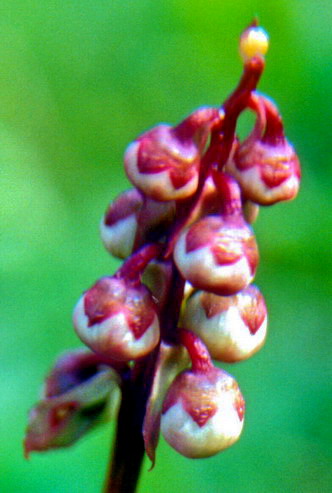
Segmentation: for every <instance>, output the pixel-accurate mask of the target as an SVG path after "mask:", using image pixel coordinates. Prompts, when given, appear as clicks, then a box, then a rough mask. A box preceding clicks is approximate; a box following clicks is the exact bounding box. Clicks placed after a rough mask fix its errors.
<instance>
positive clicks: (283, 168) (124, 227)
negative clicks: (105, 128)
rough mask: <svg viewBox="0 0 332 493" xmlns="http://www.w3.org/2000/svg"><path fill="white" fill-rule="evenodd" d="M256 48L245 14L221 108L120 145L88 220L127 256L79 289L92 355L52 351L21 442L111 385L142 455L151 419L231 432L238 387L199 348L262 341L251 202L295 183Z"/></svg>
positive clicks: (206, 437) (84, 409)
mask: <svg viewBox="0 0 332 493" xmlns="http://www.w3.org/2000/svg"><path fill="white" fill-rule="evenodd" d="M267 49H268V37H267V35H266V33H265V31H264V30H262V29H261V28H259V27H258V26H257V23H256V22H254V23H253V24H252V25H251V26H250V27H249V28H248V29H246V31H245V32H244V33H243V35H242V36H241V40H240V53H241V56H242V59H243V62H244V63H243V75H242V77H241V80H240V82H239V85H238V86H237V88H236V89H235V90H234V91H233V93H232V94H231V95H230V96H229V97H228V98H227V99H226V101H225V103H224V104H223V105H222V106H221V107H219V108H211V107H202V108H199V109H198V110H196V111H194V112H193V113H192V114H191V115H189V116H188V117H187V118H185V119H184V120H183V121H181V123H179V124H178V125H175V126H171V125H166V124H161V125H158V126H156V127H155V128H152V129H151V130H149V131H147V132H146V133H144V134H142V135H140V136H139V137H138V138H137V139H135V140H134V142H133V143H131V144H130V145H129V147H128V148H127V150H126V152H125V156H124V165H125V171H126V173H127V176H128V178H129V180H130V181H131V183H132V185H133V187H134V188H133V189H131V190H128V191H126V192H124V193H123V194H121V195H120V196H119V197H118V198H117V199H116V200H115V201H114V202H113V203H111V204H110V206H109V207H108V209H107V211H106V214H105V215H104V217H103V219H102V222H101V226H100V229H101V237H102V241H103V243H104V245H105V247H106V249H107V250H108V251H109V252H110V253H111V254H112V255H114V256H116V257H119V258H122V259H125V261H124V263H123V264H122V266H121V267H120V268H119V269H118V271H117V272H116V273H115V274H114V275H113V276H105V277H102V278H101V279H99V280H98V281H97V282H96V283H95V284H94V285H93V286H92V287H91V288H90V289H88V290H87V291H86V292H85V293H84V294H83V295H82V296H81V298H80V299H79V301H78V303H77V305H76V307H75V309H74V315H73V321H74V327H75V330H76V332H77V334H78V336H79V338H80V339H81V340H82V341H83V342H84V343H85V344H86V345H87V346H89V348H90V349H91V350H92V351H93V354H92V355H91V354H90V353H89V355H88V356H87V355H86V354H84V355H83V356H82V355H77V354H75V355H71V356H70V357H69V359H67V358H66V359H65V360H61V362H60V366H57V367H56V369H55V370H54V372H53V373H52V376H51V377H49V379H48V382H47V389H48V390H47V392H46V394H45V396H44V398H45V399H44V401H47V402H44V401H43V402H42V403H41V404H40V405H39V406H38V413H37V414H36V413H35V412H34V413H33V415H32V417H31V419H30V429H29V430H28V439H27V442H26V447H27V452H29V451H30V450H41V449H44V450H45V449H46V448H50V447H54V446H64V445H67V444H68V443H69V442H72V441H73V440H74V439H75V440H76V439H77V438H78V437H79V436H81V434H82V432H83V431H84V429H85V428H88V427H91V426H92V425H94V424H95V423H96V419H95V417H96V416H102V415H103V413H102V412H100V411H101V410H102V409H104V407H105V408H106V407H107V400H108V398H109V395H110V390H111V389H112V388H113V387H114V386H116V388H117V387H118V386H119V387H120V388H121V391H122V403H121V405H120V410H119V413H120V417H119V421H120V423H121V425H120V426H118V431H117V433H118V435H117V440H118V441H119V442H120V443H121V441H123V442H124V443H125V444H127V443H131V437H130V436H128V433H129V430H131V431H134V433H135V436H136V439H135V440H133V443H134V445H133V447H138V448H139V447H141V445H142V439H141V438H142V437H141V436H140V433H142V436H143V441H144V444H145V450H146V452H147V454H148V455H149V457H150V459H151V460H152V461H154V454H155V449H156V446H157V442H158V437H159V432H160V429H161V432H162V434H163V436H164V437H165V439H166V440H167V442H168V443H169V444H170V445H171V446H172V447H174V448H175V449H176V450H177V451H178V452H180V453H181V454H183V455H185V456H186V457H192V458H200V457H208V456H211V455H214V454H216V453H217V452H220V451H222V450H224V449H226V448H227V447H229V446H230V445H232V444H233V443H234V442H235V441H236V440H237V439H238V438H239V436H240V434H241V431H242V428H243V422H244V409H245V404H244V399H243V396H242V394H241V391H240V390H239V387H238V385H237V383H236V381H235V379H234V378H233V377H232V376H230V375H229V374H227V373H226V372H224V371H223V370H221V369H219V368H216V367H215V366H214V365H213V363H212V359H211V358H213V359H215V360H217V361H221V362H227V363H234V362H238V361H242V360H245V359H247V358H249V357H250V356H252V355H253V354H255V353H256V352H257V351H258V350H259V349H260V348H261V346H262V345H263V343H264V340H265V337H266V326H267V310H266V306H265V302H264V298H263V296H262V294H261V293H260V291H259V290H258V288H257V287H255V286H254V285H252V284H251V283H252V282H253V280H254V277H255V273H256V269H257V265H258V259H259V255H258V248H257V243H256V239H255V235H254V232H253V229H252V227H251V226H250V224H252V223H253V222H254V220H255V219H256V217H257V212H258V208H259V206H260V205H271V204H274V203H276V202H279V201H281V200H290V199H292V198H294V197H295V196H296V194H297V192H298V188H299V182H300V165H299V160H298V158H297V156H296V153H295V151H294V148H293V147H292V146H291V144H290V143H289V142H288V140H287V139H286V137H285V134H284V127H283V123H282V119H281V116H280V114H279V112H278V110H277V108H276V106H275V105H274V103H273V102H272V101H271V100H270V99H268V98H267V97H265V96H262V95H261V94H259V93H258V92H257V91H256V88H257V85H258V82H259V79H260V77H261V75H262V72H263V69H264V66H265V60H264V55H265V54H266V52H267ZM246 110H251V111H253V112H254V113H255V115H256V122H255V125H254V128H253V130H252V132H251V134H250V135H249V136H248V138H247V139H245V140H244V141H243V142H241V141H240V139H239V138H238V137H237V135H236V126H237V121H238V118H239V116H240V115H241V113H242V112H244V111H246ZM188 355H189V358H190V360H191V367H190V368H188V359H189V358H188ZM104 367H105V368H106V369H107V370H106V371H105V368H104ZM91 375H93V376H91ZM90 377H91V378H90ZM76 387H77V389H76ZM55 394H56V395H55ZM54 399H59V400H56V401H55V400H54ZM74 401H75V402H74ZM54 403H55V404H56V408H55V411H56V413H55V418H56V419H55V421H54V419H53V417H54V413H53V411H54ZM45 406H46V407H45ZM58 406H60V407H58ZM49 411H50V412H49ZM96 411H98V412H96ZM87 415H88V417H89V419H87ZM49 416H51V417H52V419H51V421H50V420H49ZM128 417H129V418H128ZM64 418H66V419H64ZM67 418H68V419H67ZM127 419H131V422H130V423H129V426H128V427H127V426H124V424H125V425H126V424H127V421H126V420H127ZM60 421H61V423H62V425H63V424H64V423H66V424H67V425H68V427H62V425H61V426H58V425H59V423H60ZM50 423H51V425H50ZM52 423H53V425H54V423H55V425H54V426H53V425H52ZM82 423H83V424H82ZM83 425H84V427H85V428H82V426H83ZM60 428H61V429H62V430H65V431H64V433H63V434H62V435H61V436H60V438H59V436H58V435H57V433H58V431H59V430H60ZM68 430H71V431H72V434H71V435H70V439H68V436H69V435H67V431H68ZM82 430H83V431H82ZM137 430H138V431H137ZM55 431H56V433H55ZM45 437H47V441H46V442H45V441H44V438H45ZM137 437H138V438H137ZM40 440H43V441H42V442H41V441H40ZM127 448H128V450H129V452H128V453H127V452H126V451H125V448H124V447H123V446H122V445H120V446H119V447H118V448H117V450H116V452H119V453H118V454H117V453H115V466H114V468H115V469H114V471H115V472H114V477H115V482H116V488H115V489H116V490H117V491H118V490H119V491H120V489H121V491H127V489H126V486H125V485H124V486H123V485H121V488H120V489H119V482H118V473H119V471H120V472H121V474H122V475H123V477H124V475H125V474H126V465H127V464H123V463H122V462H121V461H127V463H130V464H131V462H132V458H133V457H134V458H135V460H136V458H137V457H140V456H141V452H140V451H139V452H138V453H137V450H134V452H135V453H133V454H131V449H130V447H127ZM126 454H127V455H126ZM120 456H121V457H120ZM119 457H120V458H119ZM119 461H120V462H119ZM133 470H137V471H138V470H139V466H138V465H137V464H134V465H133V468H132V470H131V472H132V471H133ZM128 477H130V478H131V473H130V474H128ZM130 481H131V479H130ZM107 491H113V489H112V488H109V489H108V490H107ZM128 491H129V490H128ZM130 491H132V484H130Z"/></svg>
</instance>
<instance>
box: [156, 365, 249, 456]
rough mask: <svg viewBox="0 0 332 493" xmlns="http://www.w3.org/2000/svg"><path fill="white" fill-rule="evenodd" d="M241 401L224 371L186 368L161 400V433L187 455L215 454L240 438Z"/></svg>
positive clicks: (238, 393) (242, 411)
mask: <svg viewBox="0 0 332 493" xmlns="http://www.w3.org/2000/svg"><path fill="white" fill-rule="evenodd" d="M244 408H245V403H244V399H243V397H242V394H241V392H240V389H239V387H238V385H237V383H236V381H235V380H234V378H233V377H231V376H230V375H229V374H228V373H226V372H224V371H222V370H220V369H219V368H213V369H211V370H209V371H208V372H207V373H202V372H194V371H192V370H186V371H184V372H182V373H180V375H178V376H177V377H176V379H175V380H174V381H173V383H172V384H171V386H170V388H169V390H168V393H167V395H166V398H165V400H164V403H163V409H162V417H161V432H162V434H163V436H164V438H165V440H166V441H167V442H168V443H169V444H170V445H171V446H172V447H173V448H174V449H175V450H177V451H178V452H179V453H180V454H182V455H184V456H185V457H189V458H194V459H196V458H203V457H210V456H211V455H215V454H217V453H218V452H221V451H222V450H224V449H226V448H228V447H230V446H231V445H232V444H233V443H234V442H236V440H238V438H239V437H240V434H241V431H242V428H243V421H244Z"/></svg>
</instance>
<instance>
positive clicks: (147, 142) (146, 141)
mask: <svg viewBox="0 0 332 493" xmlns="http://www.w3.org/2000/svg"><path fill="white" fill-rule="evenodd" d="M218 119H220V114H219V110H218V109H215V108H200V109H198V110H196V111H195V112H194V113H193V114H192V115H190V116H189V117H187V118H186V119H185V120H184V121H183V122H181V123H180V124H179V125H178V126H176V127H171V126H170V125H166V124H161V125H158V126H157V127H155V128H153V129H151V130H149V131H148V132H146V133H144V134H143V135H141V136H140V137H138V138H137V140H135V141H134V142H133V143H132V144H130V146H129V147H128V149H127V151H126V153H125V158H124V161H125V169H126V172H127V175H128V177H129V179H130V181H131V182H132V183H133V184H134V185H135V186H136V187H137V188H139V189H140V190H141V191H142V192H144V193H145V194H146V195H147V196H149V197H151V198H153V199H155V200H159V201H168V200H178V199H185V198H187V197H189V196H191V195H192V194H194V193H195V191H196V189H197V185H198V175H199V167H200V159H201V156H202V153H203V151H204V147H205V144H206V142H207V138H208V135H209V132H210V129H211V127H212V125H213V124H214V122H215V121H216V120H218Z"/></svg>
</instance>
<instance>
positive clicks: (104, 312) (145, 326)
mask: <svg viewBox="0 0 332 493" xmlns="http://www.w3.org/2000/svg"><path fill="white" fill-rule="evenodd" d="M73 321H74V326H75V329H76V332H77V334H78V336H79V337H80V339H81V340H82V341H83V342H84V343H85V344H87V345H88V346H89V347H90V348H91V349H92V350H93V351H95V352H96V353H98V354H100V355H103V356H104V357H105V358H112V359H115V360H119V361H129V360H133V359H138V358H140V357H142V356H145V355H146V354H148V353H149V352H150V351H152V350H153V349H154V347H155V346H156V345H157V344H158V341H159V321H158V316H157V309H156V305H155V302H154V300H153V298H152V295H151V293H150V291H149V290H148V289H147V288H146V287H145V286H144V285H143V284H137V283H131V282H128V281H127V280H125V279H121V278H117V277H103V278H102V279H100V280H99V281H97V282H96V283H95V284H94V285H93V286H92V287H91V288H90V289H89V290H88V291H86V292H85V293H84V294H83V296H82V297H81V298H80V300H79V301H78V303H77V305H76V307H75V309H74V315H73Z"/></svg>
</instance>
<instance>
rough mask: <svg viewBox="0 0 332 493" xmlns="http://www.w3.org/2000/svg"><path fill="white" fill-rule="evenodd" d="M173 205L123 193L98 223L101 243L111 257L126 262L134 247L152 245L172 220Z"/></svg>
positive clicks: (132, 191) (138, 193) (128, 191)
mask: <svg viewBox="0 0 332 493" xmlns="http://www.w3.org/2000/svg"><path fill="white" fill-rule="evenodd" d="M174 214H175V202H171V201H170V202H157V201H155V200H152V199H149V198H147V197H144V198H143V196H142V194H141V193H140V192H139V191H138V190H136V189H132V190H127V191H126V192H124V193H122V194H121V195H120V196H119V197H118V198H117V199H116V200H115V201H114V202H112V203H111V204H110V205H109V207H108V209H107V211H106V214H105V216H104V217H103V218H102V220H101V223H100V233H101V239H102V241H103V243H104V246H105V248H106V249H107V250H108V251H109V252H110V253H111V254H112V255H114V256H115V257H118V258H123V259H124V258H127V257H129V256H130V255H131V254H132V253H133V249H134V247H135V244H136V247H139V246H140V245H141V244H142V243H144V242H150V241H156V240H158V239H159V237H160V236H162V234H163V232H164V230H165V229H166V228H167V227H168V225H169V224H171V222H172V221H173V219H174Z"/></svg>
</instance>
